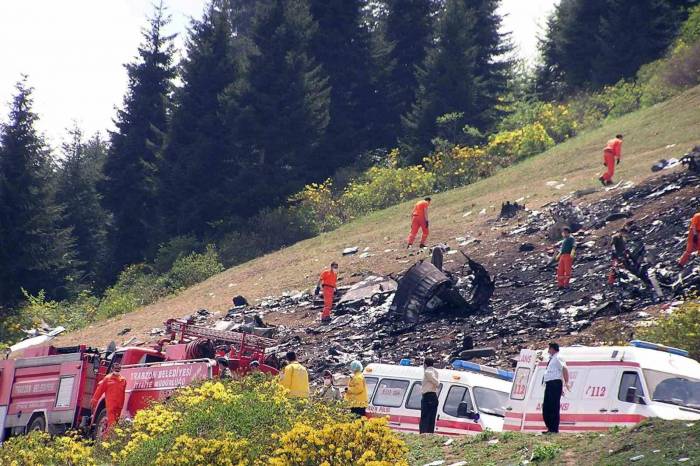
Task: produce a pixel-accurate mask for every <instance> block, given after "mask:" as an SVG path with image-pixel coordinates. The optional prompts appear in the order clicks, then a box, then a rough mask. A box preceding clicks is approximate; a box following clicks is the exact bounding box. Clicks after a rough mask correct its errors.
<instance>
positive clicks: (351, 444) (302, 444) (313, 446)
mask: <svg viewBox="0 0 700 466" xmlns="http://www.w3.org/2000/svg"><path fill="white" fill-rule="evenodd" d="M406 453H407V448H406V445H405V444H404V442H403V441H402V440H400V439H399V438H398V437H397V436H396V435H395V434H394V433H393V432H392V431H391V429H389V426H388V424H387V421H386V419H377V418H375V419H370V420H367V419H357V420H354V421H351V422H345V423H333V424H328V425H325V426H324V427H323V428H321V429H316V428H313V427H311V426H309V425H306V424H304V423H298V424H296V425H295V426H294V427H293V428H292V429H291V430H290V431H289V432H287V433H285V434H284V435H282V436H281V437H280V446H279V448H277V449H276V450H275V452H274V454H273V456H272V457H271V458H270V461H269V463H268V464H270V465H271V466H306V465H328V466H330V465H333V466H408V461H407V459H406Z"/></svg>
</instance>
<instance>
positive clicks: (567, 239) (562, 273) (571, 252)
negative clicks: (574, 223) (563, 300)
mask: <svg viewBox="0 0 700 466" xmlns="http://www.w3.org/2000/svg"><path fill="white" fill-rule="evenodd" d="M561 235H562V236H563V237H564V239H563V240H562V242H561V248H560V249H559V254H558V255H557V260H558V261H559V265H558V266H557V285H558V286H559V289H563V288H568V287H569V281H570V280H571V271H572V269H573V266H574V257H575V256H576V241H574V238H573V236H571V229H570V228H569V227H564V228H562V229H561Z"/></svg>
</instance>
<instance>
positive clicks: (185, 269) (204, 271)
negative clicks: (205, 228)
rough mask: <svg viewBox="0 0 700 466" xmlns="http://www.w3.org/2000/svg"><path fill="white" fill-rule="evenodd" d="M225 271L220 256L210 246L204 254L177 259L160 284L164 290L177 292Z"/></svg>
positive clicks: (194, 254) (194, 253) (192, 254)
mask: <svg viewBox="0 0 700 466" xmlns="http://www.w3.org/2000/svg"><path fill="white" fill-rule="evenodd" d="M223 270H224V266H223V265H221V262H219V254H218V253H217V252H216V249H215V248H214V247H213V246H212V245H208V246H207V249H206V251H204V253H202V254H199V253H196V252H193V253H191V254H189V255H187V256H183V257H180V258H179V259H177V260H176V261H175V263H174V264H173V266H172V268H171V269H170V270H169V271H168V273H166V274H165V275H164V276H162V277H161V278H160V280H159V281H158V282H159V285H160V287H161V288H163V289H164V290H167V291H176V290H179V289H182V288H187V287H189V286H192V285H195V284H197V283H199V282H203V281H204V280H206V279H207V278H209V277H211V276H212V275H216V274H217V273H219V272H223Z"/></svg>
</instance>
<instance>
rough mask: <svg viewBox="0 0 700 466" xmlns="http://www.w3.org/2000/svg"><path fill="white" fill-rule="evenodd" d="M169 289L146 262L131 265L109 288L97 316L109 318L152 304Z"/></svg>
mask: <svg viewBox="0 0 700 466" xmlns="http://www.w3.org/2000/svg"><path fill="white" fill-rule="evenodd" d="M166 293H167V290H166V289H164V288H163V287H162V285H161V284H160V283H159V277H158V275H156V274H154V273H153V270H152V269H151V267H149V266H147V265H146V264H136V265H130V266H128V267H127V268H126V269H124V271H123V272H122V273H121V274H120V275H119V279H118V280H117V282H116V283H115V284H114V285H113V286H111V287H110V288H108V289H107V290H106V291H105V293H104V296H103V298H102V300H101V301H100V305H99V306H98V308H97V317H98V318H101V319H108V318H110V317H114V316H117V315H120V314H124V313H126V312H131V311H133V310H134V309H136V308H138V307H140V306H144V305H147V304H151V303H152V302H155V301H156V300H157V299H158V298H160V297H162V296H164V295H165V294H166Z"/></svg>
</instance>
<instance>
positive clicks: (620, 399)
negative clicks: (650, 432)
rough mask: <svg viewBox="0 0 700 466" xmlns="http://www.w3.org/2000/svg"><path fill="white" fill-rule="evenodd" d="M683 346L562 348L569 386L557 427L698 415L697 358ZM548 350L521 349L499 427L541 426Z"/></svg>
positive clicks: (642, 344) (590, 428)
mask: <svg viewBox="0 0 700 466" xmlns="http://www.w3.org/2000/svg"><path fill="white" fill-rule="evenodd" d="M687 356H688V352H687V351H684V350H681V349H677V348H671V347H668V346H663V345H659V344H655V343H649V342H644V341H639V340H633V341H631V342H630V346H601V347H586V346H572V347H566V348H561V351H560V352H559V357H560V359H561V360H562V361H563V362H564V363H565V365H566V367H567V369H568V372H569V382H570V384H571V391H568V390H567V389H566V388H565V389H564V395H563V397H562V400H561V423H560V426H559V430H560V431H562V432H580V431H598V430H607V429H609V428H611V427H613V426H631V425H634V424H636V423H638V422H640V421H642V420H644V419H646V418H650V417H658V418H662V419H681V420H684V419H687V420H699V419H700V363H698V362H697V361H695V360H693V359H690V358H689V357H687ZM548 358H549V355H548V354H547V353H546V352H544V354H542V352H539V351H533V350H527V349H524V350H521V352H520V356H519V358H518V365H517V367H516V369H515V378H514V381H513V386H512V389H511V391H510V397H509V399H508V403H507V406H506V414H505V424H504V430H510V431H525V432H540V431H542V430H545V425H544V421H543V419H542V401H543V398H544V384H543V383H542V380H543V376H544V371H545V369H546V367H547V360H548Z"/></svg>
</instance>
